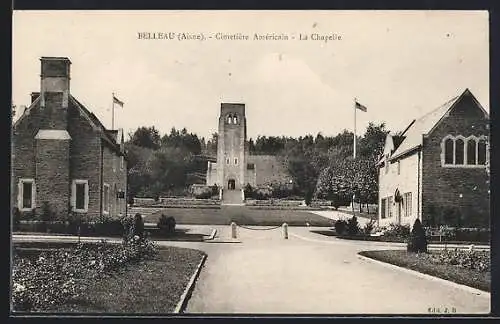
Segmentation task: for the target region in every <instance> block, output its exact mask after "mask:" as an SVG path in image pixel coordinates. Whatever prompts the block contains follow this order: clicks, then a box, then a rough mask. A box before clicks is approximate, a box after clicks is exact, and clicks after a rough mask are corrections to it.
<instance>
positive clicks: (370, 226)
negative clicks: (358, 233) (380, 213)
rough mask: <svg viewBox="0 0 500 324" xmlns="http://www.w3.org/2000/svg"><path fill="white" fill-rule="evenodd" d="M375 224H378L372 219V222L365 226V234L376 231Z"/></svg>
mask: <svg viewBox="0 0 500 324" xmlns="http://www.w3.org/2000/svg"><path fill="white" fill-rule="evenodd" d="M375 223H376V221H375V220H374V219H370V221H369V222H368V223H366V224H365V227H364V228H363V232H364V233H365V234H371V233H372V231H373V230H374V229H375Z"/></svg>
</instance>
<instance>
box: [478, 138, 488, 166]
mask: <svg viewBox="0 0 500 324" xmlns="http://www.w3.org/2000/svg"><path fill="white" fill-rule="evenodd" d="M477 163H478V164H479V165H484V164H486V141H485V140H484V139H480V140H479V142H478V143H477Z"/></svg>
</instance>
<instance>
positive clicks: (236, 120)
mask: <svg viewBox="0 0 500 324" xmlns="http://www.w3.org/2000/svg"><path fill="white" fill-rule="evenodd" d="M233 124H238V117H236V115H234V116H233Z"/></svg>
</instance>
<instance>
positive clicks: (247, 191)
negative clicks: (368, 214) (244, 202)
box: [244, 183, 255, 198]
mask: <svg viewBox="0 0 500 324" xmlns="http://www.w3.org/2000/svg"><path fill="white" fill-rule="evenodd" d="M244 192H245V198H253V197H254V196H255V192H254V189H253V188H252V186H251V185H250V184H249V183H247V185H246V186H245V189H244Z"/></svg>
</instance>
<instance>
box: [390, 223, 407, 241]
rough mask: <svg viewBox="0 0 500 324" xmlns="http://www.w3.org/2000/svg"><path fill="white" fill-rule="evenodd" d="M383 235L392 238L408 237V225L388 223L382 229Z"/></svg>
mask: <svg viewBox="0 0 500 324" xmlns="http://www.w3.org/2000/svg"><path fill="white" fill-rule="evenodd" d="M384 236H386V237H394V238H408V237H409V236H410V225H401V224H390V225H389V226H388V227H387V228H386V229H385V231H384Z"/></svg>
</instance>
